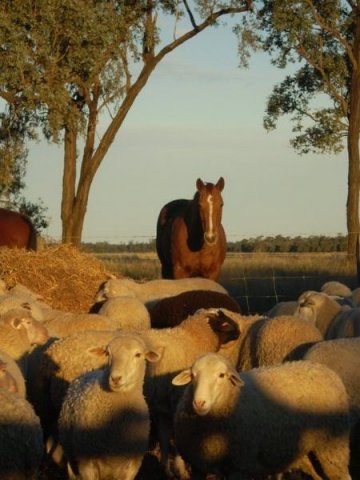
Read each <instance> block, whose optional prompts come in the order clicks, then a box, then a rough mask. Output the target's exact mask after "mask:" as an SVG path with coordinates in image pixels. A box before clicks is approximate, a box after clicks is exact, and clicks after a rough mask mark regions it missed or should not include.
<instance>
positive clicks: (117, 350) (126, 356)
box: [106, 335, 160, 392]
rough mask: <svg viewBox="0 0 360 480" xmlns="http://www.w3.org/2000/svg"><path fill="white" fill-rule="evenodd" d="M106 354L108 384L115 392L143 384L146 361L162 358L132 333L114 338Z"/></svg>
mask: <svg viewBox="0 0 360 480" xmlns="http://www.w3.org/2000/svg"><path fill="white" fill-rule="evenodd" d="M106 354H107V355H108V358H109V377H108V384H109V389H110V390H111V391H113V392H127V391H130V390H132V389H133V388H134V387H136V386H138V385H139V384H140V383H141V384H142V382H143V379H144V374H145V364H146V361H149V362H156V361H158V360H159V358H160V355H159V354H158V353H157V352H155V351H152V350H149V349H148V348H147V346H146V345H145V343H144V342H143V341H142V340H141V339H140V338H139V337H135V336H133V337H132V336H131V335H123V336H119V337H116V338H115V339H113V340H112V341H111V342H110V343H109V345H108V346H107V348H106Z"/></svg>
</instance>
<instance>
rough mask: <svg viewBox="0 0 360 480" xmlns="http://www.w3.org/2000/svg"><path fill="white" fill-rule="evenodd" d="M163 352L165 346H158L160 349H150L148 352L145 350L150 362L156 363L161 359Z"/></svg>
mask: <svg viewBox="0 0 360 480" xmlns="http://www.w3.org/2000/svg"><path fill="white" fill-rule="evenodd" d="M163 352H164V347H160V348H158V351H155V350H148V351H147V352H145V358H146V360H147V361H148V362H151V363H155V362H158V361H159V360H160V359H161V357H162V355H163Z"/></svg>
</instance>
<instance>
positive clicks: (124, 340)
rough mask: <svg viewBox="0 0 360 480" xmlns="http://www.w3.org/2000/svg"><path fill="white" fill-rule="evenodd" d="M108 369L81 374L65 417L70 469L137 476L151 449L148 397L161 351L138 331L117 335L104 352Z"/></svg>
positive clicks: (128, 479)
mask: <svg viewBox="0 0 360 480" xmlns="http://www.w3.org/2000/svg"><path fill="white" fill-rule="evenodd" d="M104 354H107V355H108V357H109V365H108V367H107V368H105V369H98V370H94V371H93V372H90V373H87V374H84V375H82V376H80V377H78V378H77V379H76V380H75V381H74V382H73V383H72V384H71V385H70V387H69V389H68V391H67V394H66V397H65V399H64V403H63V405H62V408H61V413H60V417H59V435H60V442H61V444H62V446H63V448H64V451H65V454H66V456H67V458H68V467H69V471H70V472H75V473H76V474H79V475H80V476H81V478H84V479H85V478H87V479H90V478H92V479H94V478H121V479H122V480H132V479H133V478H134V477H135V475H136V474H137V472H138V470H139V468H140V466H141V462H142V459H143V456H144V454H145V453H146V451H147V448H148V439H149V438H148V437H149V431H150V420H149V412H148V406H147V404H146V401H145V399H144V395H143V382H144V375H145V367H146V362H156V361H157V360H158V358H159V355H158V353H157V352H156V351H153V350H151V349H149V348H148V347H147V345H146V343H145V342H144V341H143V340H142V339H141V338H140V337H139V336H137V335H135V334H122V335H119V336H117V337H115V338H114V339H113V340H112V341H111V342H110V343H109V344H108V345H107V347H106V349H105V350H104V349H103V348H99V355H104Z"/></svg>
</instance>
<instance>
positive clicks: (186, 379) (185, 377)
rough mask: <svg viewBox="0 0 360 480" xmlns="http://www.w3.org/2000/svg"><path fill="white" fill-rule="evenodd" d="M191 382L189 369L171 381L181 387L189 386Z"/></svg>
mask: <svg viewBox="0 0 360 480" xmlns="http://www.w3.org/2000/svg"><path fill="white" fill-rule="evenodd" d="M190 382H191V370H190V368H187V369H186V370H183V371H182V372H180V373H178V374H177V375H176V377H174V378H173V379H172V381H171V383H172V384H173V385H176V386H178V387H180V386H181V385H187V384H188V383H190Z"/></svg>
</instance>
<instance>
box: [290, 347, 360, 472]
mask: <svg viewBox="0 0 360 480" xmlns="http://www.w3.org/2000/svg"><path fill="white" fill-rule="evenodd" d="M299 358H300V359H303V360H309V361H311V362H317V363H322V364H324V365H326V366H327V367H329V368H331V369H332V370H334V371H335V372H336V373H337V374H338V375H339V377H340V378H341V380H342V382H343V384H344V385H345V388H346V391H347V393H348V395H349V405H350V412H351V417H352V418H351V424H352V431H351V443H350V445H351V448H350V472H351V474H352V478H353V480H355V479H357V480H358V479H359V478H360V476H359V475H360V338H359V337H357V338H337V339H334V340H325V341H322V342H318V343H316V344H314V345H313V346H311V347H310V348H309V349H308V350H307V351H306V352H303V354H302V355H298V354H297V355H295V356H294V359H299Z"/></svg>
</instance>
